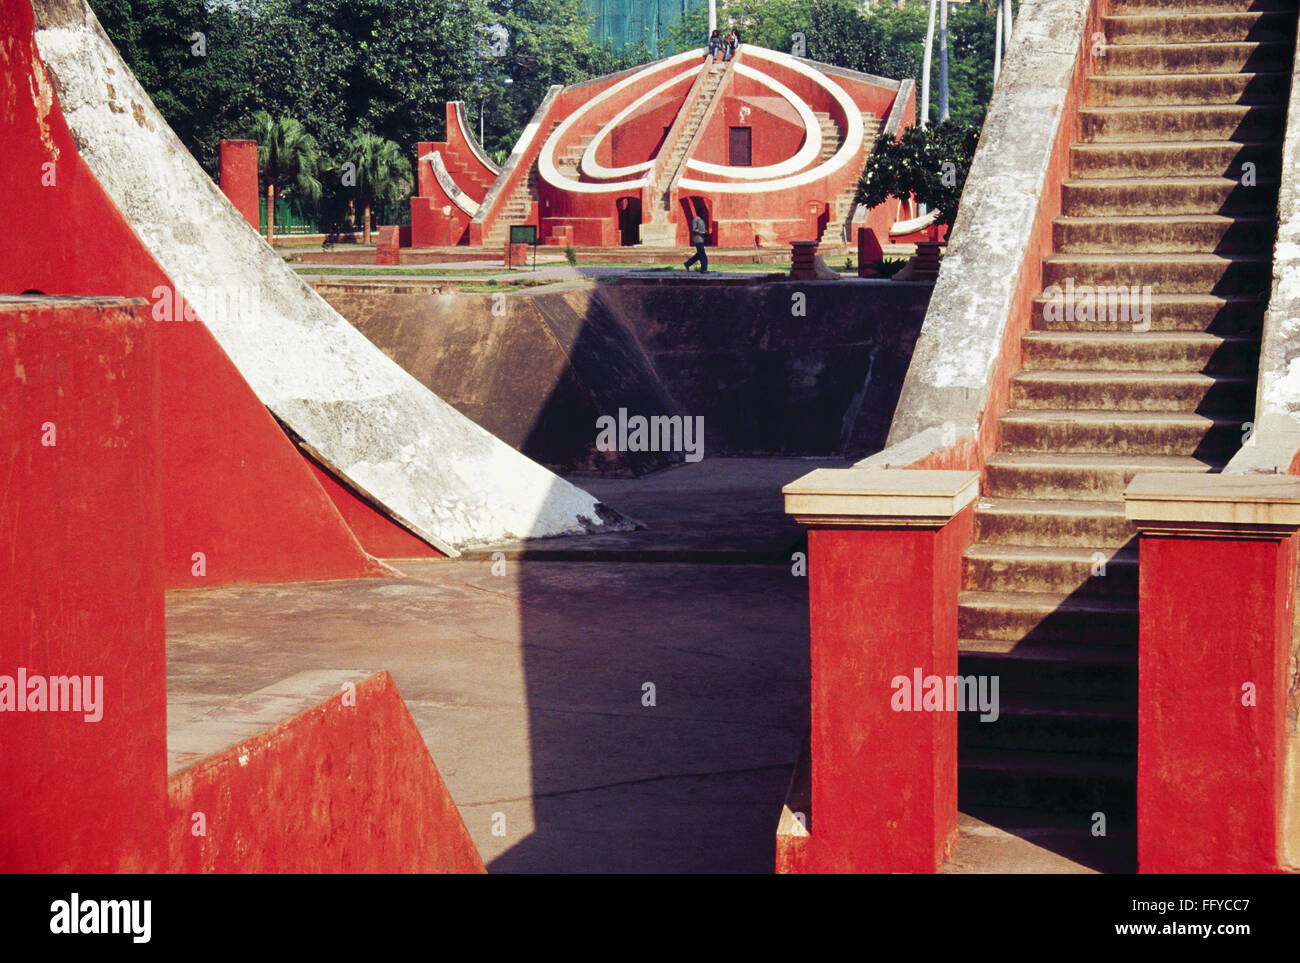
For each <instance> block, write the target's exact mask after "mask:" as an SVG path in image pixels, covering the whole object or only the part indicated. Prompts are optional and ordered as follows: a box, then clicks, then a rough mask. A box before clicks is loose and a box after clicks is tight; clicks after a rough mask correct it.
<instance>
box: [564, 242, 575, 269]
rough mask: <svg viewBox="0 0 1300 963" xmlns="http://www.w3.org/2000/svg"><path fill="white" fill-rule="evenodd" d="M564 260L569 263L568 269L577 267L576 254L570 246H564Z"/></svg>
mask: <svg viewBox="0 0 1300 963" xmlns="http://www.w3.org/2000/svg"><path fill="white" fill-rule="evenodd" d="M564 259H565V260H566V261H568V262H569V267H577V266H578V252H577V251H575V250H574V249H573V245H572V244H566V245H565V247H564Z"/></svg>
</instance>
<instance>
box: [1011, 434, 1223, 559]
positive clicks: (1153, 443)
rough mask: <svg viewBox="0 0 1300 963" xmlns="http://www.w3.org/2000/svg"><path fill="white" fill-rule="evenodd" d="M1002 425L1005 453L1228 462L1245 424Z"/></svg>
mask: <svg viewBox="0 0 1300 963" xmlns="http://www.w3.org/2000/svg"><path fill="white" fill-rule="evenodd" d="M999 424H1000V427H1001V429H1002V445H1003V450H1004V451H1006V452H1055V453H1070V452H1073V453H1079V454H1118V455H1182V456H1187V457H1193V458H1201V459H1205V460H1210V461H1226V460H1227V459H1228V458H1229V457H1231V456H1232V455H1233V454H1235V453H1236V452H1237V450H1238V449H1239V448H1240V447H1241V443H1242V441H1243V438H1244V436H1245V428H1244V425H1245V424H1246V422H1243V421H1242V420H1241V418H1232V417H1228V416H1225V415H1201V414H1195V413H1192V412H1178V411H1048V410H1033V411H1018V410H1012V411H1008V412H1007V413H1006V414H1004V415H1003V416H1002V418H1001V419H1000V420H999ZM1080 504H1082V503H1080ZM1004 541H1005V539H1004ZM1029 544H1035V545H1054V544H1058V543H1057V542H1052V541H1047V542H1033V543H1029ZM1059 544H1065V543H1059ZM1070 544H1077V543H1070ZM1081 544H1101V543H1095V542H1092V543H1090V542H1084V543H1081Z"/></svg>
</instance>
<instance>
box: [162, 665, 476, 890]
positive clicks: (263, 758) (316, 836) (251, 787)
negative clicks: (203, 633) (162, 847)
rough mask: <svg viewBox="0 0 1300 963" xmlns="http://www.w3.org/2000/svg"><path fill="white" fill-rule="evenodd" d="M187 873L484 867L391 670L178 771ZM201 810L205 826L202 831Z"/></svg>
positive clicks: (180, 842)
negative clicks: (349, 698) (352, 700)
mask: <svg viewBox="0 0 1300 963" xmlns="http://www.w3.org/2000/svg"><path fill="white" fill-rule="evenodd" d="M168 792H169V796H170V820H169V839H170V846H171V862H170V867H169V868H170V870H171V871H172V872H177V873H196V872H204V873H230V872H240V873H322V872H328V873H482V872H483V871H484V869H483V861H482V859H481V858H480V857H479V854H478V850H477V849H475V847H474V844H473V842H472V841H471V840H470V837H469V833H468V832H467V831H466V829H465V824H464V822H463V821H462V820H461V817H460V813H459V812H458V811H457V809H456V804H455V803H454V802H453V801H452V798H451V795H450V794H449V793H448V792H447V787H446V785H444V783H443V781H442V777H441V776H440V775H439V773H438V769H437V767H436V766H435V765H434V763H433V759H432V758H431V757H430V756H429V751H428V749H426V748H425V745H424V742H423V740H422V739H421V738H420V733H419V730H418V729H416V727H415V722H414V721H413V720H412V719H411V714H410V713H409V712H408V711H407V709H406V704H405V703H404V702H403V701H402V697H401V695H400V694H399V693H398V691H397V686H396V685H395V684H394V683H393V680H392V678H391V677H390V676H389V674H388V673H387V672H381V673H379V674H378V675H374V676H371V677H370V678H368V679H366V680H365V681H363V682H362V683H360V684H359V685H358V686H357V687H356V705H355V706H348V705H344V703H343V700H342V699H341V698H340V697H336V698H333V699H330V700H328V701H326V702H323V703H321V704H320V705H317V706H315V707H313V708H311V709H309V710H307V711H306V712H303V713H300V714H298V715H296V716H294V717H292V718H291V719H287V720H285V721H284V722H282V723H280V724H278V725H276V726H273V727H272V728H270V729H267V730H265V731H263V732H260V733H258V734H257V735H256V736H254V737H252V738H250V739H247V740H244V741H243V742H240V743H239V744H237V745H235V746H232V747H230V748H229V749H227V750H225V751H223V752H219V753H217V754H216V755H213V756H209V757H208V758H206V759H204V760H203V761H202V762H200V763H197V764H195V765H194V766H191V767H189V768H187V769H182V770H180V771H178V772H175V773H173V774H172V776H171V778H170V779H169V781H168ZM195 812H202V813H203V814H204V824H205V830H206V835H204V836H196V835H194V834H193V826H194V823H193V821H192V818H191V816H192V814H193V813H195Z"/></svg>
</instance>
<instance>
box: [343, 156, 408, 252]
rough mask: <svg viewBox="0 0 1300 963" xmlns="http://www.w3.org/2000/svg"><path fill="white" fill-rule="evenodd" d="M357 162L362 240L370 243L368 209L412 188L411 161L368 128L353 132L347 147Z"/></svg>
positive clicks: (398, 197) (394, 199)
mask: <svg viewBox="0 0 1300 963" xmlns="http://www.w3.org/2000/svg"><path fill="white" fill-rule="evenodd" d="M348 158H349V162H350V163H353V164H355V165H356V191H357V198H358V199H359V200H360V202H361V209H362V217H361V221H362V228H361V229H362V232H363V238H362V241H363V243H365V244H369V243H370V212H371V210H372V209H373V208H375V207H377V206H378V205H379V204H381V203H384V202H388V203H390V204H395V203H397V201H399V200H400V199H401V198H402V196H403V195H404V194H408V193H409V192H410V190H411V162H410V161H409V160H408V159H407V158H406V157H405V156H403V154H402V149H401V148H400V147H398V146H397V144H395V143H394V142H393V141H391V140H388V139H387V138H384V137H380V136H379V135H377V134H372V133H370V132H368V131H355V132H354V133H353V135H352V142H351V144H350V145H349V150H348Z"/></svg>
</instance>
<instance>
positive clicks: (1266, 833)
mask: <svg viewBox="0 0 1300 963" xmlns="http://www.w3.org/2000/svg"><path fill="white" fill-rule="evenodd" d="M1124 497H1125V507H1126V513H1127V515H1128V517H1129V518H1130V519H1131V520H1132V521H1133V522H1134V524H1135V525H1136V526H1137V528H1138V532H1139V538H1140V548H1139V554H1140V562H1141V565H1140V569H1139V588H1138V596H1139V643H1138V781H1137V847H1138V853H1137V855H1138V871H1139V872H1141V873H1224V872H1227V873H1275V872H1279V871H1281V870H1282V869H1283V868H1284V867H1283V852H1284V850H1283V846H1284V841H1283V822H1284V813H1285V801H1286V782H1285V780H1286V753H1285V746H1286V718H1287V698H1288V692H1287V681H1288V660H1289V659H1290V658H1291V632H1292V624H1293V621H1294V618H1295V612H1294V601H1293V600H1294V596H1295V572H1296V554H1297V534H1296V533H1297V532H1298V531H1300V478H1296V477H1293V476H1290V475H1189V476H1187V477H1182V476H1178V475H1172V474H1170V475H1156V474H1150V475H1138V476H1137V477H1135V478H1134V479H1133V481H1132V482H1131V483H1130V485H1129V487H1128V490H1127V491H1126V492H1125V496H1124ZM1293 868H1294V867H1293Z"/></svg>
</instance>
